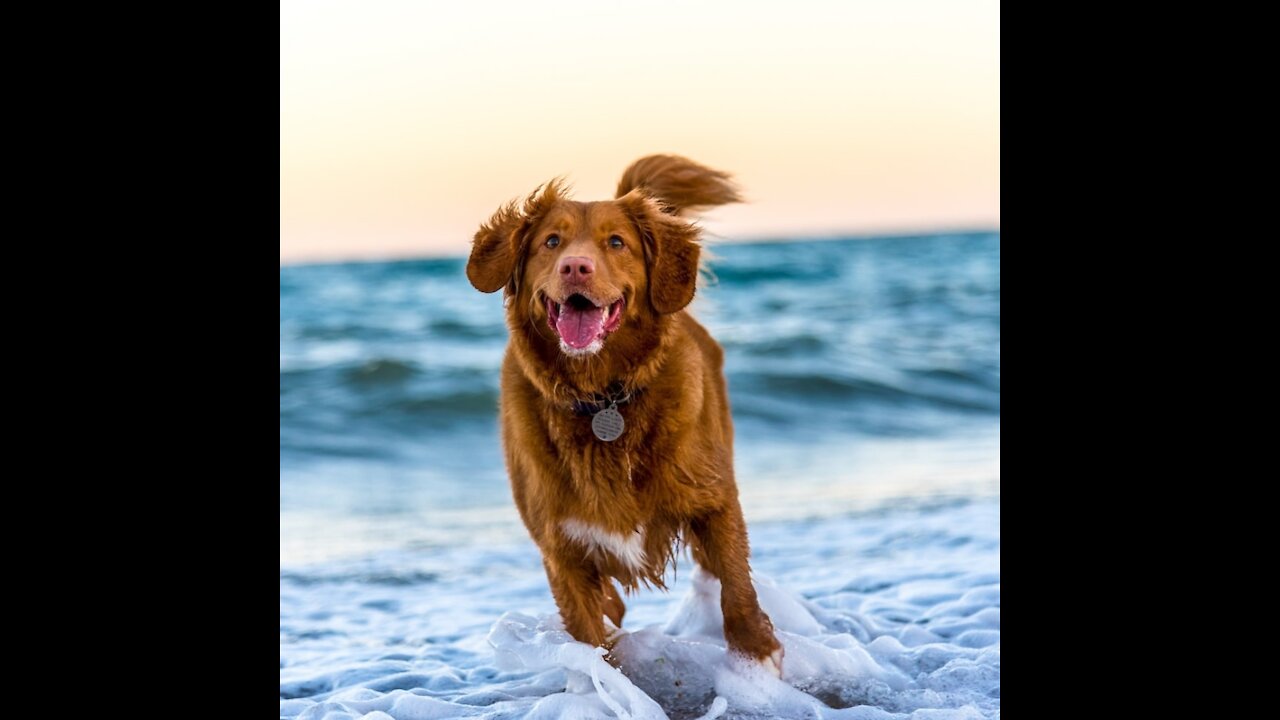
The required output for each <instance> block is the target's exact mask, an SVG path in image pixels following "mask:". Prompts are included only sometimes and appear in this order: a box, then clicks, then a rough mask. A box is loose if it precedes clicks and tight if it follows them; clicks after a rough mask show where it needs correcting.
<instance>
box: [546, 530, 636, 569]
mask: <svg viewBox="0 0 1280 720" xmlns="http://www.w3.org/2000/svg"><path fill="white" fill-rule="evenodd" d="M560 530H561V531H562V532H563V533H564V535H565V537H567V538H569V539H570V540H574V541H577V542H578V543H580V544H582V545H585V546H586V548H587V553H588V554H590V553H591V552H593V551H596V550H599V551H602V552H607V553H609V554H610V555H612V556H614V557H615V558H617V559H618V561H619V562H621V563H622V564H624V565H626V566H628V567H630V568H631V569H632V570H639V569H641V568H643V567H644V528H637V529H636V531H635V532H633V533H629V534H626V535H624V534H622V533H615V532H609V531H607V530H604V529H601V528H599V527H597V526H595V525H591V524H589V523H585V522H583V521H581V520H579V519H577V518H569V519H568V520H564V521H562V522H561V523H560Z"/></svg>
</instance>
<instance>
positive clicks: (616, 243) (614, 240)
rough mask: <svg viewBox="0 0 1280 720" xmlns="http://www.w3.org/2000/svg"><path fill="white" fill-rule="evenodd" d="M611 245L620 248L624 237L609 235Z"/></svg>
mask: <svg viewBox="0 0 1280 720" xmlns="http://www.w3.org/2000/svg"><path fill="white" fill-rule="evenodd" d="M609 247H611V248H620V247H622V238H620V237H618V236H617V235H610V236H609Z"/></svg>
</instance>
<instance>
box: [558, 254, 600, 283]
mask: <svg viewBox="0 0 1280 720" xmlns="http://www.w3.org/2000/svg"><path fill="white" fill-rule="evenodd" d="M595 271H596V264H595V262H593V261H592V260H591V258H589V257H582V256H576V257H567V258H561V259H560V276H561V277H563V278H564V279H565V280H570V281H581V280H586V279H587V276H588V275H590V274H591V273H593V272H595Z"/></svg>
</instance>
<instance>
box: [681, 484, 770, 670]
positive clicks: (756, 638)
mask: <svg viewBox="0 0 1280 720" xmlns="http://www.w3.org/2000/svg"><path fill="white" fill-rule="evenodd" d="M690 529H691V530H692V531H693V535H694V539H695V542H694V543H693V546H692V550H693V559H694V560H695V561H696V562H697V563H698V565H700V566H702V568H703V569H704V570H706V571H707V572H709V573H711V574H712V575H714V576H715V577H716V578H717V579H718V580H720V609H721V610H722V611H723V613H724V638H725V641H726V642H727V643H728V644H729V649H730V650H734V651H736V652H738V653H741V654H743V655H746V656H748V657H751V658H755V659H756V660H758V661H760V662H761V663H763V664H764V665H766V666H769V665H772V670H773V672H774V674H775V675H781V672H782V646H781V645H780V644H779V643H778V640H777V638H776V637H775V636H774V633H773V623H772V622H771V621H770V620H769V616H768V615H765V614H764V611H763V610H761V609H760V601H759V600H758V599H757V598H756V589H755V586H754V585H752V584H751V568H750V566H749V565H748V563H747V554H748V549H747V526H746V522H745V521H743V519H742V509H741V507H739V505H738V503H737V501H736V500H735V501H734V502H733V504H732V506H731V507H728V508H725V509H724V510H721V511H718V512H716V513H713V514H711V515H708V516H705V517H703V518H700V519H698V520H696V521H694V522H692V523H690Z"/></svg>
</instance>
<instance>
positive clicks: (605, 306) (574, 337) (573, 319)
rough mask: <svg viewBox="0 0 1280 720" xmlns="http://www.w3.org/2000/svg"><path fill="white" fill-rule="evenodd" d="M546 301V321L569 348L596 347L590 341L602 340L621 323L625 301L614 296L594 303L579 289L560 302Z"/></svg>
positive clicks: (547, 299) (590, 348) (584, 348)
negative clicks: (608, 299) (609, 300)
mask: <svg viewBox="0 0 1280 720" xmlns="http://www.w3.org/2000/svg"><path fill="white" fill-rule="evenodd" d="M546 301H547V322H548V323H549V324H550V325H551V329H552V330H555V331H556V334H557V335H559V336H560V341H561V342H563V343H564V344H565V345H567V346H569V348H572V349H573V350H593V349H594V350H598V349H599V346H596V347H595V348H592V346H593V345H595V344H596V343H599V342H603V341H604V338H605V336H606V335H608V334H609V333H611V332H613V331H614V330H617V329H618V326H619V325H621V324H622V308H623V307H624V306H625V304H626V301H625V299H624V298H618V299H617V300H614V301H613V302H611V303H597V302H595V301H594V300H592V299H591V298H588V297H587V296H586V295H583V294H581V293H574V294H572V295H570V296H569V297H567V298H565V300H564V302H559V303H558V302H556V301H554V300H552V299H551V298H546Z"/></svg>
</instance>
